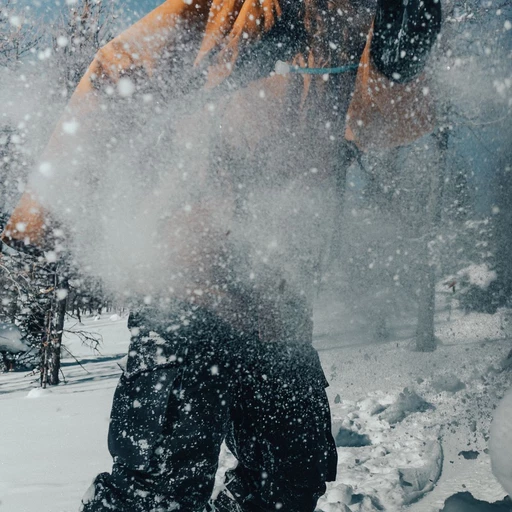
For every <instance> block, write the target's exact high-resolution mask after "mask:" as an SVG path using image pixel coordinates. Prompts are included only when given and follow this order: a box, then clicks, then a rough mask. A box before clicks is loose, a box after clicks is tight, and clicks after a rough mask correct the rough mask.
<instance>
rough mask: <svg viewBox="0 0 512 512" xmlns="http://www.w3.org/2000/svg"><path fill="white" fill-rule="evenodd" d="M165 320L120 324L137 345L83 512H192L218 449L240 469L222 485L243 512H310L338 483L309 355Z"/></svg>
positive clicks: (182, 315) (305, 348) (225, 328)
mask: <svg viewBox="0 0 512 512" xmlns="http://www.w3.org/2000/svg"><path fill="white" fill-rule="evenodd" d="M172 309H173V311H174V313H173V314H172V315H168V316H162V313H161V311H160V310H158V309H157V310H154V309H149V308H147V309H146V310H145V311H143V312H139V313H137V314H132V315H131V316H130V320H129V326H130V327H131V329H132V332H133V331H135V332H136V333H137V334H136V335H135V336H134V337H133V338H132V343H131V346H130V353H131V354H132V355H131V356H130V357H129V358H128V365H127V368H126V370H125V372H124V374H123V376H122V377H121V381H120V383H119V386H118V388H117V390H116V393H115V397H114V405H113V409H112V419H111V425H110V431H109V440H108V441H109V442H108V444H109V450H110V452H111V454H112V456H113V458H114V465H113V469H112V473H111V474H108V473H105V474H101V475H99V476H98V478H97V479H96V481H95V483H94V485H93V489H94V490H93V493H92V496H94V497H92V498H91V499H90V501H88V502H87V500H86V503H85V505H84V511H89V510H90V511H93V510H94V511H95V510H123V511H128V510H130V511H132V510H133V511H141V512H142V511H149V510H162V511H164V510H165V511H167V510H174V508H173V507H175V508H176V509H177V506H178V505H179V510H183V511H189V510H190V511H195V510H202V508H203V507H204V506H205V504H206V503H207V502H208V500H209V498H210V495H211V493H212V489H213V483H214V476H215V472H216V469H217V459H218V455H219V447H220V444H221V443H222V441H223V440H224V439H225V440H226V443H227V445H228V447H229V448H230V450H231V451H232V452H233V454H234V455H235V456H236V458H237V459H238V461H239V464H238V466H237V467H236V468H235V469H234V470H233V471H232V472H231V473H230V474H229V475H228V477H227V479H226V480H227V481H226V485H227V489H228V490H229V491H231V493H232V495H234V496H236V500H237V502H238V503H239V504H240V506H241V507H242V508H241V510H250V511H263V510H279V509H283V510H296V511H301V510H313V509H314V507H315V504H316V500H317V499H318V498H319V497H320V496H321V495H322V494H323V493H324V492H325V481H326V480H332V479H334V477H335V472H336V449H335V446H334V441H333V439H332V436H331V432H330V428H331V427H330V415H329V405H328V403H327V400H326V396H325V393H324V387H325V386H326V382H325V377H324V376H323V372H322V369H321V366H320V363H319V360H318V356H317V354H316V352H315V351H314V349H313V348H312V347H311V345H310V344H309V343H300V342H297V343H286V344H284V343H271V344H262V343H261V341H260V340H259V339H258V336H257V334H256V333H252V332H247V333H242V332H240V331H237V330H235V329H233V328H232V327H231V326H229V325H228V324H226V323H225V322H223V321H221V320H219V318H218V317H216V316H214V315H212V314H211V313H209V312H208V311H206V310H204V309H202V308H194V307H191V306H190V305H185V304H183V305H182V308H179V307H175V308H172ZM169 326H172V329H171V330H169ZM305 472H307V473H306V474H305ZM223 500H226V501H227V502H228V503H229V502H230V501H231V500H230V499H229V498H227V496H225V497H224V498H223ZM231 504H232V505H233V506H234V503H231ZM217 506H219V502H217ZM214 510H215V508H214ZM229 510H231V509H229ZM233 510H236V509H233Z"/></svg>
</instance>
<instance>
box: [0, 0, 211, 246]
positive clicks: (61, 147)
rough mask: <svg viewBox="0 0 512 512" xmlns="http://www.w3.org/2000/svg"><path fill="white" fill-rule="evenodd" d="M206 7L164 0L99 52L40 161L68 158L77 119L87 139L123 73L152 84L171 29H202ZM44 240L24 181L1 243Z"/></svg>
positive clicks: (43, 222)
mask: <svg viewBox="0 0 512 512" xmlns="http://www.w3.org/2000/svg"><path fill="white" fill-rule="evenodd" d="M210 3H211V0H194V1H193V2H185V1H184V0H167V1H166V2H164V3H163V4H162V5H160V6H159V7H157V8H156V9H154V10H153V11H152V12H150V13H149V14H148V15H147V16H145V17H144V18H142V19H141V20H140V21H138V22H137V23H135V24H134V25H133V26H131V27H130V28H128V29H127V30H126V31H124V32H123V33H122V34H120V35H119V36H117V37H116V38H114V39H113V40H112V41H110V42H109V43H108V44H106V45H105V46H104V47H103V48H101V49H100V50H99V51H98V53H97V54H96V56H95V58H94V60H93V61H92V63H91V65H90V66H89V68H88V69H87V71H86V73H85V74H84V76H83V78H82V79H81V80H80V83H79V84H78V86H77V88H76V90H75V92H74V93H73V95H72V97H71V99H70V101H69V103H68V106H67V108H66V111H65V112H64V114H63V115H62V116H61V119H60V120H59V123H58V124H57V126H56V128H55V130H54V131H53V133H52V136H51V138H50V141H49V143H48V146H47V148H46V150H45V151H44V153H43V155H42V157H41V159H40V161H41V162H46V163H47V162H52V161H54V160H56V159H57V160H60V161H63V160H66V159H68V160H69V159H71V155H72V150H73V149H74V148H75V146H76V141H77V139H76V138H75V139H73V140H70V137H69V135H68V134H66V130H65V129H64V126H65V123H69V122H73V120H78V121H79V124H80V129H79V131H78V132H77V133H76V135H75V137H78V139H80V138H81V137H84V138H86V137H87V134H88V133H87V132H88V130H90V129H92V127H93V126H94V122H95V113H96V112H97V109H98V108H99V107H100V98H101V97H102V96H103V93H104V92H105V90H106V88H107V87H112V86H113V85H114V86H115V85H116V84H117V83H118V82H119V80H120V79H121V78H122V77H123V76H125V75H128V76H129V77H130V79H133V80H134V81H135V82H137V81H139V80H140V81H146V82H147V81H151V79H152V77H153V74H154V71H155V69H156V68H157V66H158V63H159V59H160V58H161V54H162V53H163V52H164V51H166V50H168V49H170V48H169V47H170V45H171V44H172V40H173V36H174V34H175V28H176V25H177V24H178V23H181V22H182V21H187V22H190V23H193V24H195V25H197V27H198V29H199V30H201V29H203V30H204V26H205V25H206V22H207V20H208V10H209V6H210ZM70 148H71V149H70ZM49 237H50V231H49V220H48V215H47V212H45V208H44V207H43V206H42V204H41V200H40V198H39V197H38V194H37V190H35V187H31V185H30V181H29V185H28V186H27V189H26V190H25V192H24V194H23V196H22V197H21V199H20V201H19V203H18V204H17V206H16V208H15V210H14V211H13V213H12V215H11V218H10V219H9V221H8V223H7V225H6V227H5V230H4V232H3V233H2V234H1V235H0V239H1V240H2V241H3V242H4V243H7V244H16V245H18V247H19V246H22V245H23V244H25V245H37V246H40V247H45V246H48V239H49Z"/></svg>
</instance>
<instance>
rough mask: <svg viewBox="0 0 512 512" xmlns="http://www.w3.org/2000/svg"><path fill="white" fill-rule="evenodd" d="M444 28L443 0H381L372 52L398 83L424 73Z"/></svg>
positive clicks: (377, 66)
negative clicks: (435, 42)
mask: <svg viewBox="0 0 512 512" xmlns="http://www.w3.org/2000/svg"><path fill="white" fill-rule="evenodd" d="M440 29H441V0H378V2H377V14H376V15H375V23H374V32H373V38H372V44H371V50H370V54H371V57H372V60H373V63H374V65H375V67H376V68H377V69H378V70H379V71H380V72H381V73H382V74H383V75H384V76H386V77H387V78H389V79H390V80H394V81H395V82H401V83H403V82H408V81H409V80H412V79H413V78H414V77H415V76H416V75H418V74H419V73H421V71H422V70H423V68H424V67H425V61H426V59H427V57H428V53H429V51H430V49H431V48H432V45H433V44H434V41H435V40H436V37H437V34H438V33H439V30H440Z"/></svg>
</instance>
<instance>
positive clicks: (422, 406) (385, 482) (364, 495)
mask: <svg viewBox="0 0 512 512" xmlns="http://www.w3.org/2000/svg"><path fill="white" fill-rule="evenodd" d="M431 409H433V406H432V405H431V404H428V403H427V402H425V401H424V400H423V399H421V397H419V396H418V395H416V394H415V393H414V392H411V391H409V390H408V389H407V388H406V389H404V390H403V392H402V393H399V394H398V395H395V396H389V395H384V394H381V396H374V397H368V398H366V399H364V400H361V401H358V402H353V401H348V400H342V399H340V400H339V402H338V403H335V404H334V405H333V407H332V413H333V429H332V430H333V434H334V436H335V437H336V436H338V435H339V433H340V432H344V431H346V430H350V431H351V432H352V435H357V437H358V438H361V439H363V438H364V439H368V440H369V441H371V445H366V446H361V445H359V446H355V445H349V446H344V447H340V448H339V449H338V480H337V481H336V482H333V483H329V484H328V487H327V492H326V493H325V495H324V496H322V497H321V498H320V500H319V502H318V510H321V511H322V512H334V511H336V512H340V511H347V510H349V511H350V512H363V511H365V512H366V511H373V510H400V509H401V508H402V507H403V506H405V505H407V504H410V503H412V502H414V501H416V500H418V499H419V498H421V497H422V496H423V495H424V494H425V493H427V492H429V491H431V490H432V488H433V487H434V485H435V483H436V482H437V480H438V479H439V477H440V475H441V469H442V465H443V450H442V447H441V443H440V442H439V432H438V431H437V430H435V429H430V430H429V429H428V428H425V429H422V430H420V431H419V432H418V429H415V434H414V435H412V434H411V425H412V424H414V422H416V421H418V415H422V416H424V414H422V413H423V412H424V411H427V410H428V411H430V410H431ZM388 410H389V411H390V412H389V415H390V419H392V420H397V422H396V423H394V424H390V423H389V422H388V420H387V419H385V418H384V413H385V412H386V411H388ZM347 444H348V443H347Z"/></svg>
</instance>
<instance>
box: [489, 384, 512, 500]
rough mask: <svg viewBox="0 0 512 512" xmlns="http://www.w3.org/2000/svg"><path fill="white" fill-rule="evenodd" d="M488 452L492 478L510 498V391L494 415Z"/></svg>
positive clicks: (511, 415)
mask: <svg viewBox="0 0 512 512" xmlns="http://www.w3.org/2000/svg"><path fill="white" fill-rule="evenodd" d="M489 452H490V456H491V464H492V471H493V473H494V476H496V478H497V479H498V480H499V482H500V484H501V485H502V486H503V488H504V489H505V491H506V492H507V493H508V494H509V496H511V497H512V389H511V390H509V391H508V393H507V394H506V395H505V396H504V397H503V399H502V400H501V402H500V404H499V405H498V408H497V409H496V411H495V413H494V417H493V420H492V424H491V431H490V439H489Z"/></svg>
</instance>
